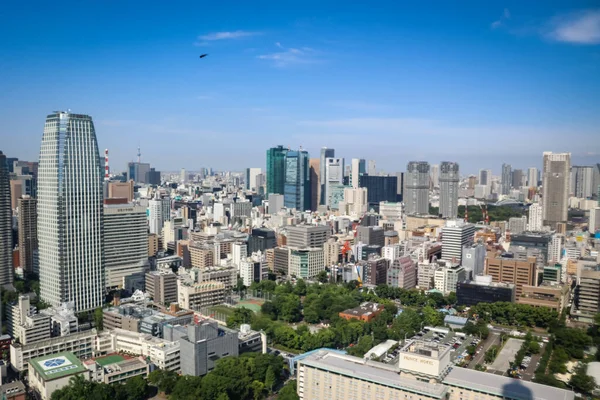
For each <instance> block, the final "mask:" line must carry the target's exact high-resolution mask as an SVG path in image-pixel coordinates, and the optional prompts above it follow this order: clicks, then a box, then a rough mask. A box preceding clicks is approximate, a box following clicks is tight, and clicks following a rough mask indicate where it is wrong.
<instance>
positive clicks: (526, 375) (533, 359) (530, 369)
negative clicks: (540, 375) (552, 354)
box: [521, 343, 546, 381]
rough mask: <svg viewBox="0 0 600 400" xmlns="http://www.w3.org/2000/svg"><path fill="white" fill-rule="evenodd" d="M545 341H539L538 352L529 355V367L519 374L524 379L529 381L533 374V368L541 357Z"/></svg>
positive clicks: (534, 368)
mask: <svg viewBox="0 0 600 400" xmlns="http://www.w3.org/2000/svg"><path fill="white" fill-rule="evenodd" d="M545 346H546V343H541V346H540V352H539V353H538V354H534V355H532V356H531V362H530V363H529V367H527V369H526V370H525V371H523V373H522V374H521V375H522V376H523V380H524V381H531V380H533V377H534V376H535V370H536V368H537V365H538V363H539V362H540V358H542V353H543V352H544V348H545Z"/></svg>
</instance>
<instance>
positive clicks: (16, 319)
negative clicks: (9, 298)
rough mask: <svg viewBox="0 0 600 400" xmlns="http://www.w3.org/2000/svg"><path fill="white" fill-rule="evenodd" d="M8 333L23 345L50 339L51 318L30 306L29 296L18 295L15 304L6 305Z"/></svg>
mask: <svg viewBox="0 0 600 400" xmlns="http://www.w3.org/2000/svg"><path fill="white" fill-rule="evenodd" d="M6 311H7V314H8V318H7V319H8V333H9V335H10V336H12V338H13V339H15V340H16V339H18V340H19V342H20V343H21V344H23V345H27V344H32V343H36V342H39V341H42V340H46V339H50V336H51V319H52V317H51V316H50V315H48V314H42V313H38V312H37V310H36V309H35V308H34V307H31V305H30V302H29V296H27V295H24V296H19V299H18V301H17V303H16V304H14V305H9V306H7V310H6Z"/></svg>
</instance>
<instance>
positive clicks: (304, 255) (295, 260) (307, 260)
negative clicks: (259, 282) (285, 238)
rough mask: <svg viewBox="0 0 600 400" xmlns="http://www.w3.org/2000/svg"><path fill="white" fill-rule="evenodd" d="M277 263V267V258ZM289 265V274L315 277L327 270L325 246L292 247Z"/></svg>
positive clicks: (303, 277) (299, 276) (306, 277)
mask: <svg viewBox="0 0 600 400" xmlns="http://www.w3.org/2000/svg"><path fill="white" fill-rule="evenodd" d="M276 255H277V253H276ZM275 264H276V268H277V267H278V266H277V259H276V262H275ZM288 265H289V270H288V275H290V276H295V277H297V278H302V279H309V278H314V277H315V276H317V275H318V274H319V272H321V271H324V270H325V257H324V255H323V248H303V249H298V248H293V247H291V248H290V252H289V264H288ZM281 269H283V268H281Z"/></svg>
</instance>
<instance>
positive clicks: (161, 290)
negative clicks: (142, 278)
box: [146, 271, 178, 304]
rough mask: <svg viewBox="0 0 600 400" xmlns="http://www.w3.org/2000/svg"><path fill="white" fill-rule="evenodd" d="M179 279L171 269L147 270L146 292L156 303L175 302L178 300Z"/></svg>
mask: <svg viewBox="0 0 600 400" xmlns="http://www.w3.org/2000/svg"><path fill="white" fill-rule="evenodd" d="M177 281H178V279H177V275H176V274H174V273H172V272H170V271H169V272H163V271H151V272H147V273H146V292H147V293H148V294H149V295H150V297H152V299H153V300H154V302H156V303H159V304H171V303H175V302H177Z"/></svg>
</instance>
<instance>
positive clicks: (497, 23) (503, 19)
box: [490, 8, 510, 29]
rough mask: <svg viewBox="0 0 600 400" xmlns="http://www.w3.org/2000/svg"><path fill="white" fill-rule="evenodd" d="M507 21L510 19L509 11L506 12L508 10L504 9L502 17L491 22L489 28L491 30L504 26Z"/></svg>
mask: <svg viewBox="0 0 600 400" xmlns="http://www.w3.org/2000/svg"><path fill="white" fill-rule="evenodd" d="M509 19H510V11H509V10H508V8H505V9H504V12H503V13H502V16H501V17H500V18H499V19H498V20H496V21H494V22H492V23H491V25H490V27H491V28H492V29H498V28H500V27H502V26H504V24H505V23H506V21H507V20H509Z"/></svg>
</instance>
